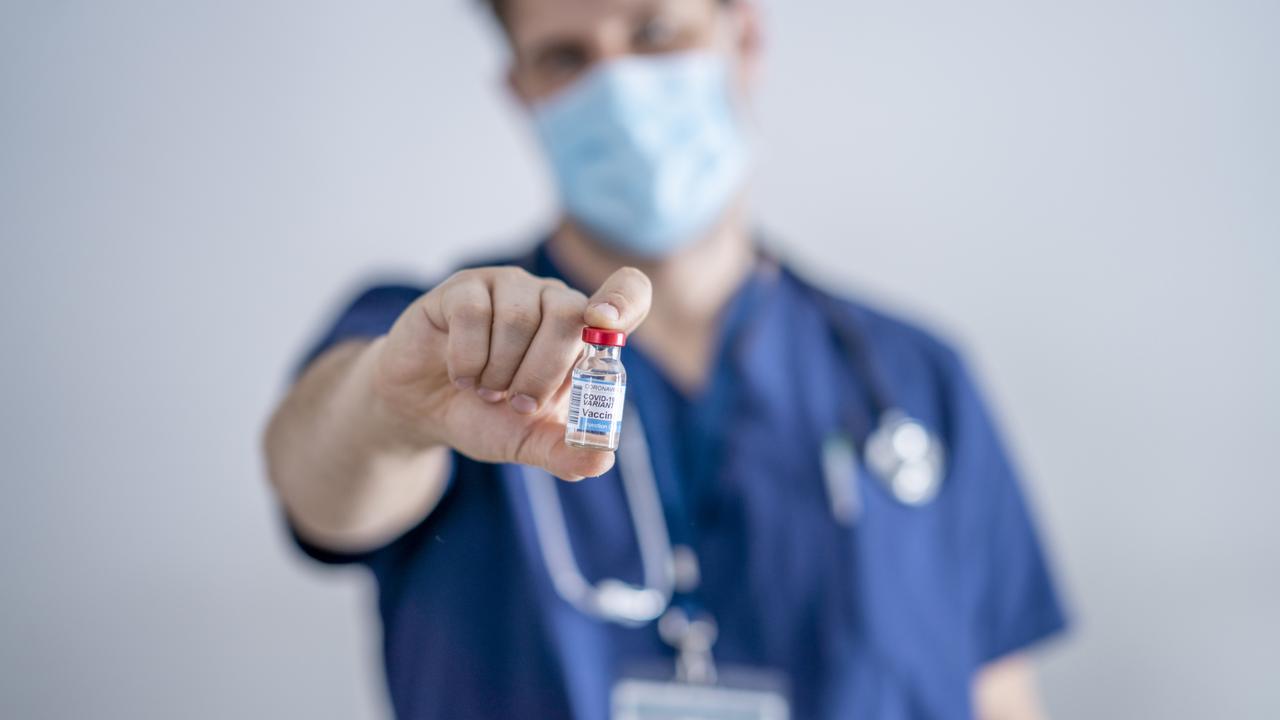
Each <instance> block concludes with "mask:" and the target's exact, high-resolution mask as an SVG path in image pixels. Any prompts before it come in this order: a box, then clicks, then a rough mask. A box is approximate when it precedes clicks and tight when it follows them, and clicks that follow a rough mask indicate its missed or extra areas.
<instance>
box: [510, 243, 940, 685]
mask: <svg viewBox="0 0 1280 720" xmlns="http://www.w3.org/2000/svg"><path fill="white" fill-rule="evenodd" d="M765 260H766V261H769V260H770V259H769V258H768V257H766V258H765ZM771 262H774V264H775V265H776V267H778V268H779V269H781V271H782V272H784V273H788V274H790V270H787V269H785V268H783V267H782V266H781V265H780V264H778V263H776V261H771ZM792 277H793V279H794V280H795V281H796V282H798V283H799V284H800V286H801V287H804V288H807V289H808V290H810V291H811V292H812V293H813V295H814V297H815V299H816V300H817V301H818V303H819V306H820V307H821V308H822V310H823V314H824V315H825V316H826V319H827V321H828V323H829V325H830V326H831V327H832V329H833V331H834V332H835V335H836V340H837V342H838V343H839V345H840V346H841V348H842V349H843V350H844V353H845V354H846V356H847V357H848V359H849V360H850V361H851V365H852V367H853V370H854V372H856V373H857V374H858V376H859V379H860V380H861V381H862V384H863V385H864V386H865V387H866V388H867V391H868V398H869V401H870V404H871V410H872V413H871V415H872V417H875V418H876V423H875V426H874V427H873V428H870V429H867V428H865V426H866V424H867V423H866V421H865V419H863V420H859V419H858V416H856V415H854V414H852V413H851V414H850V415H848V416H847V417H846V418H845V419H844V425H845V428H844V429H843V430H842V431H840V432H835V433H832V434H830V435H829V436H828V437H827V438H826V439H825V441H824V442H823V445H822V474H823V481H824V485H825V487H826V492H827V499H828V503H829V506H830V509H831V514H832V517H833V518H834V519H835V521H836V522H837V523H839V524H841V525H844V526H848V527H851V526H852V525H854V524H855V523H856V522H857V519H858V517H859V516H860V514H861V512H862V510H863V508H862V503H861V500H860V496H859V490H858V488H859V485H860V483H859V481H858V475H859V474H860V473H861V472H864V471H865V472H866V473H868V474H869V475H870V476H871V477H872V478H873V479H874V480H876V481H878V483H879V484H880V485H881V486H882V487H883V488H884V489H885V490H886V491H887V492H888V494H889V495H890V496H891V497H892V498H894V499H895V500H896V501H897V502H899V503H901V504H902V505H904V506H907V507H921V506H924V505H927V504H928V503H929V502H930V501H932V500H933V499H934V498H935V497H937V494H938V492H939V490H940V489H941V487H942V481H943V475H944V472H945V462H946V453H945V449H944V447H943V444H942V441H941V439H940V438H939V437H938V436H937V435H936V434H935V433H934V432H932V431H931V430H930V429H929V428H928V427H927V426H926V425H925V424H924V423H922V422H920V421H919V420H917V419H915V418H914V417H912V416H911V415H910V414H908V413H907V412H906V411H904V410H903V409H901V408H900V407H899V406H897V405H896V404H895V403H893V402H892V398H891V396H890V395H889V393H888V390H887V386H886V385H885V383H884V382H883V381H882V377H881V375H880V373H879V372H878V369H877V367H876V365H875V363H874V362H873V359H872V357H871V352H870V349H869V348H868V347H867V345H866V343H865V342H862V339H863V338H864V337H865V333H863V332H861V328H860V327H858V326H857V325H856V319H855V318H854V317H852V316H851V314H850V313H849V312H847V311H845V310H843V309H842V308H840V307H839V305H838V303H837V301H836V300H835V299H834V298H832V297H830V296H828V295H826V294H825V293H823V292H822V291H820V290H818V289H817V288H814V287H812V286H811V285H809V284H808V283H806V282H804V281H803V280H802V279H800V278H798V277H795V276H794V275H792ZM624 416H625V418H626V420H625V422H623V424H622V430H621V433H622V437H621V442H620V449H619V450H618V453H617V464H618V470H619V474H620V475H621V479H622V486H623V492H624V494H625V496H626V501H627V504H628V506H629V508H630V514H631V521H632V527H633V528H634V530H635V535H636V545H637V547H638V549H639V553H640V560H641V567H642V568H643V578H644V579H643V584H641V585H635V584H633V583H629V582H626V581H624V580H621V579H619V578H602V579H600V580H597V581H595V582H592V581H590V580H588V579H587V578H586V577H585V576H584V575H583V573H582V569H581V568H580V567H579V565H578V563H577V560H576V559H575V558H574V552H573V545H572V541H571V539H570V537H569V528H568V525H567V523H566V522H565V516H564V508H563V506H562V504H561V502H560V496H559V489H558V487H557V482H558V481H557V480H556V479H555V478H553V477H552V476H551V475H550V474H548V473H546V472H544V471H541V470H536V469H533V468H529V467H526V466H521V472H522V473H523V484H524V486H525V489H526V492H527V494H528V498H529V506H530V508H531V513H532V518H533V526H534V531H535V535H536V536H537V542H538V548H539V551H540V553H541V555H542V560H543V562H544V564H545V565H546V567H547V572H548V574H549V575H550V577H551V583H552V586H553V587H554V588H555V591H556V594H558V595H559V596H560V597H561V598H562V599H563V600H564V601H565V602H567V603H569V604H570V605H572V606H573V607H574V608H576V609H577V610H578V611H580V612H582V613H583V614H585V615H588V616H591V617H594V618H597V619H600V620H604V621H607V622H612V623H616V624H618V625H622V626H626V627H639V626H643V625H646V624H648V623H650V622H652V621H654V620H658V619H659V618H661V621H660V623H659V632H660V634H661V635H662V636H663V639H664V640H667V642H668V643H670V644H672V645H673V646H676V647H677V649H679V650H680V651H681V653H680V659H679V661H678V666H679V667H680V668H681V674H682V675H684V676H685V677H684V679H689V680H692V681H705V680H707V679H708V677H709V678H710V679H714V665H712V664H711V663H710V646H711V644H712V643H714V640H715V632H716V629H715V625H714V622H713V621H711V620H710V618H690V617H688V616H686V615H684V614H683V612H682V611H681V610H680V608H673V607H671V603H672V597H673V595H674V593H675V591H676V588H677V584H678V575H684V574H686V573H683V572H678V570H680V569H682V568H683V567H686V566H688V564H689V563H690V559H689V558H688V557H685V555H687V554H688V553H690V552H691V551H690V550H689V549H688V548H686V547H684V546H681V547H680V548H679V550H680V551H681V552H680V553H677V549H676V548H673V545H672V542H671V537H670V534H669V533H668V529H667V521H666V517H665V515H664V513H663V507H662V499H661V497H660V495H659V492H658V484H657V480H656V479H655V477H654V474H653V464H652V462H651V459H650V455H649V447H648V443H647V441H646V439H645V438H646V435H645V431H644V426H643V423H642V421H641V418H640V415H639V413H637V412H635V409H634V407H631V406H630V403H628V407H627V409H626V412H625V413H624ZM859 429H862V430H863V432H861V433H859V432H858V430H859ZM859 435H862V436H863V437H864V438H865V439H864V441H863V443H862V446H861V454H860V456H859V453H858V451H857V445H856V444H855V442H854V438H855V437H858V436H859ZM692 562H693V563H694V567H695V568H696V559H693V560H692ZM695 572H696V571H695ZM682 589H683V588H682ZM669 608H670V610H669ZM690 648H692V651H691V650H690ZM691 668H692V669H691ZM699 668H701V670H699Z"/></svg>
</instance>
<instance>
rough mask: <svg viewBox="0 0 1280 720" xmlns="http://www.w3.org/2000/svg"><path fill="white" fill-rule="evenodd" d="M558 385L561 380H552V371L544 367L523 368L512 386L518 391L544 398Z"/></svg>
mask: <svg viewBox="0 0 1280 720" xmlns="http://www.w3.org/2000/svg"><path fill="white" fill-rule="evenodd" d="M558 385H559V382H557V381H554V380H552V379H551V373H549V372H547V371H546V370H545V369H544V368H538V369H536V370H534V369H530V368H521V369H520V373H519V375H518V377H516V379H515V382H513V383H512V384H511V388H512V389H513V390H515V391H516V392H518V393H523V394H525V395H528V396H530V397H534V398H538V399H539V400H542V399H545V398H546V397H547V396H548V395H550V394H551V392H552V391H553V390H555V388H556V386H558Z"/></svg>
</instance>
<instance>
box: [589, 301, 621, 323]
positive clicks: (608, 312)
mask: <svg viewBox="0 0 1280 720" xmlns="http://www.w3.org/2000/svg"><path fill="white" fill-rule="evenodd" d="M591 309H592V310H595V311H596V312H597V313H599V314H600V315H603V316H604V317H606V318H608V319H610V320H617V319H618V318H619V317H620V315H618V308H616V307H614V306H613V305H611V304H609V303H596V304H595V305H592V306H591Z"/></svg>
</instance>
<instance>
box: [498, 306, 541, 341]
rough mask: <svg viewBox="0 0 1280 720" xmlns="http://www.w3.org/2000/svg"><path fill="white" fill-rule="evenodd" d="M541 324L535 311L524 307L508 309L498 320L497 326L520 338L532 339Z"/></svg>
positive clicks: (539, 317)
mask: <svg viewBox="0 0 1280 720" xmlns="http://www.w3.org/2000/svg"><path fill="white" fill-rule="evenodd" d="M541 322H542V318H541V316H540V315H539V313H538V311H537V310H533V309H531V308H525V307H513V308H508V309H506V310H504V311H503V312H502V316H501V317H500V318H498V323H499V324H501V325H502V326H503V327H505V328H506V329H507V330H510V331H512V332H514V333H516V334H517V335H520V336H522V337H532V336H533V334H534V333H535V332H537V331H538V325H539V324H541Z"/></svg>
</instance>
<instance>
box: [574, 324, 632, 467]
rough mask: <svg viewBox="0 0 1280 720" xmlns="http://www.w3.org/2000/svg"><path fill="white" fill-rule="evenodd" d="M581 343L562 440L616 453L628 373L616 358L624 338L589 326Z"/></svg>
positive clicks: (583, 334)
mask: <svg viewBox="0 0 1280 720" xmlns="http://www.w3.org/2000/svg"><path fill="white" fill-rule="evenodd" d="M582 341H583V342H585V343H586V344H587V347H586V348H585V349H584V350H583V351H582V357H581V358H579V359H578V364H577V365H575V366H574V368H573V379H572V380H571V381H570V386H569V420H568V422H567V423H566V424H565V429H564V441H565V444H566V445H572V446H573V447H580V448H588V449H591V450H617V449H618V435H619V433H620V431H621V430H622V406H623V400H624V398H625V397H626V394H627V371H626V370H625V369H623V367H622V361H621V360H620V359H618V356H619V354H620V353H621V351H622V346H623V345H626V344H627V335H626V333H621V332H618V331H616V330H605V329H604V328H594V327H588V328H583V329H582Z"/></svg>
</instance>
